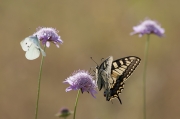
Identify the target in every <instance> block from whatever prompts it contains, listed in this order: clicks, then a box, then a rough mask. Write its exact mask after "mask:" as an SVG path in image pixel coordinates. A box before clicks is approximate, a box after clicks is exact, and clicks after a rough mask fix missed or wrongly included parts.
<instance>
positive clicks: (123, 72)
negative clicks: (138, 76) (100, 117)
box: [96, 56, 141, 104]
mask: <svg viewBox="0 0 180 119" xmlns="http://www.w3.org/2000/svg"><path fill="white" fill-rule="evenodd" d="M140 61H141V59H140V58H139V57H136V56H128V57H124V58H121V59H117V60H114V61H113V57H112V56H109V57H108V58H107V59H105V60H104V61H103V62H102V63H101V65H100V66H97V67H96V82H97V86H98V89H99V91H100V90H101V89H102V88H104V96H105V97H106V100H107V101H110V100H112V99H114V98H117V99H118V100H119V102H120V103H121V104H122V102H121V99H120V97H119V94H120V93H121V92H122V90H123V89H124V84H125V83H124V82H125V81H126V80H127V78H129V76H130V75H131V74H132V73H133V71H134V70H135V69H136V67H137V66H138V65H139V63H140Z"/></svg>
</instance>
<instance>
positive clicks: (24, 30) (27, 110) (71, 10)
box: [0, 0, 180, 119]
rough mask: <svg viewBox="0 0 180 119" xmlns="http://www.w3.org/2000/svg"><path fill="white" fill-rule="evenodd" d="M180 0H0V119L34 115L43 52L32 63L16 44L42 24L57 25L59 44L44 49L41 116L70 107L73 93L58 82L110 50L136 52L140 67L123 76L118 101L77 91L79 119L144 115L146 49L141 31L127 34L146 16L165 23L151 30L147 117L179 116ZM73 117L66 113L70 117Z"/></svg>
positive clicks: (136, 118)
mask: <svg viewBox="0 0 180 119" xmlns="http://www.w3.org/2000/svg"><path fill="white" fill-rule="evenodd" d="M179 4H180V1H178V0H171V1H168V0H151V1H147V0H146V1H144V0H128V1H127V0H98V1H97V0H91V1H90V0H89V1H83V0H51V1H49V0H14V1H13V0H1V3H0V27H1V30H0V36H1V44H0V119H33V118H34V113H35V104H36V95H37V83H38V80H37V78H38V72H39V66H40V60H41V57H39V58H38V59H36V60H33V61H29V60H27V59H26V58H25V56H24V55H25V52H24V51H23V50H22V49H21V46H20V41H22V40H23V39H24V38H25V37H27V36H29V35H31V34H33V33H34V32H35V31H36V28H37V27H39V26H45V27H54V28H56V29H58V30H59V35H60V36H61V38H62V40H63V41H64V43H63V44H62V45H61V46H60V48H59V49H58V48H56V46H55V45H53V44H51V46H50V48H48V49H47V50H46V53H47V57H45V61H44V65H43V74H42V82H41V94H40V104H39V115H38V117H39V119H57V118H58V117H55V116H54V115H55V114H56V113H57V112H58V111H59V110H60V108H61V107H67V108H69V109H70V110H73V108H74V103H75V98H76V94H77V91H71V92H67V93H66V92H65V89H66V88H67V87H68V85H67V84H63V83H62V82H63V81H64V80H65V79H66V78H67V77H68V76H69V75H71V73H73V72H74V71H75V70H78V69H84V70H89V69H90V68H91V67H95V66H96V64H95V63H94V62H93V61H92V60H91V59H90V57H93V59H94V60H95V61H96V62H98V63H100V62H101V58H106V57H108V56H110V55H112V56H113V57H114V59H118V58H121V57H125V56H129V55H135V56H139V57H140V58H141V59H142V62H141V64H140V66H139V67H138V68H137V69H136V71H135V72H134V73H133V75H132V76H131V77H130V78H129V80H127V81H126V85H125V90H124V91H123V93H122V94H121V95H120V97H121V100H122V102H123V104H122V105H120V104H119V102H118V100H113V104H112V103H111V102H107V101H106V100H105V98H104V97H103V91H101V92H98V93H97V95H96V99H94V98H93V97H92V96H91V95H90V94H88V93H84V94H83V95H80V99H79V103H78V108H77V119H143V85H142V84H143V82H142V72H143V63H144V58H143V57H144V46H145V41H146V36H143V37H142V38H139V37H138V36H130V35H129V34H130V32H132V27H133V26H135V25H137V24H139V23H140V21H142V20H144V19H145V18H146V17H148V18H151V19H153V20H157V21H158V22H159V23H160V24H161V26H162V27H163V28H165V31H166V32H165V37H163V38H159V37H157V36H155V35H151V40H150V49H149V56H148V69H147V119H179V118H180V113H179V112H180V94H179V93H180V86H179V85H180V75H179V71H180V60H179V59H180V54H179V51H180V47H179V45H180V38H179V33H180V30H179V27H180V15H179V10H180V8H179ZM71 118H72V116H70V117H69V119H71Z"/></svg>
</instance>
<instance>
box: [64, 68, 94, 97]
mask: <svg viewBox="0 0 180 119" xmlns="http://www.w3.org/2000/svg"><path fill="white" fill-rule="evenodd" d="M64 83H68V84H69V85H70V86H69V87H68V88H66V92H68V91H71V90H79V89H81V92H82V93H83V92H85V91H86V92H88V93H89V92H90V93H91V95H92V96H93V97H94V98H95V95H94V94H95V93H96V90H95V89H96V88H97V86H96V83H95V81H94V80H93V77H92V76H91V75H90V74H89V73H88V72H87V71H84V70H78V71H76V72H74V73H73V74H72V76H70V77H68V78H67V79H66V80H65V81H64Z"/></svg>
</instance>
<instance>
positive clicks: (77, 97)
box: [73, 89, 80, 119]
mask: <svg viewBox="0 0 180 119" xmlns="http://www.w3.org/2000/svg"><path fill="white" fill-rule="evenodd" d="M79 93H80V89H79V90H78V93H77V96H76V102H75V106H74V115H73V119H75V116H76V108H77V103H78V99H79Z"/></svg>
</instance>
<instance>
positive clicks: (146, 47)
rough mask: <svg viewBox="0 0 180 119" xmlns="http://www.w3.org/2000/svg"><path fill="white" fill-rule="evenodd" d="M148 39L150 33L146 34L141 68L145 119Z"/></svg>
mask: <svg viewBox="0 0 180 119" xmlns="http://www.w3.org/2000/svg"><path fill="white" fill-rule="evenodd" d="M149 39H150V35H147V40H146V45H145V52H144V70H143V86H144V92H143V96H144V119H146V69H147V59H148V50H149Z"/></svg>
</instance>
